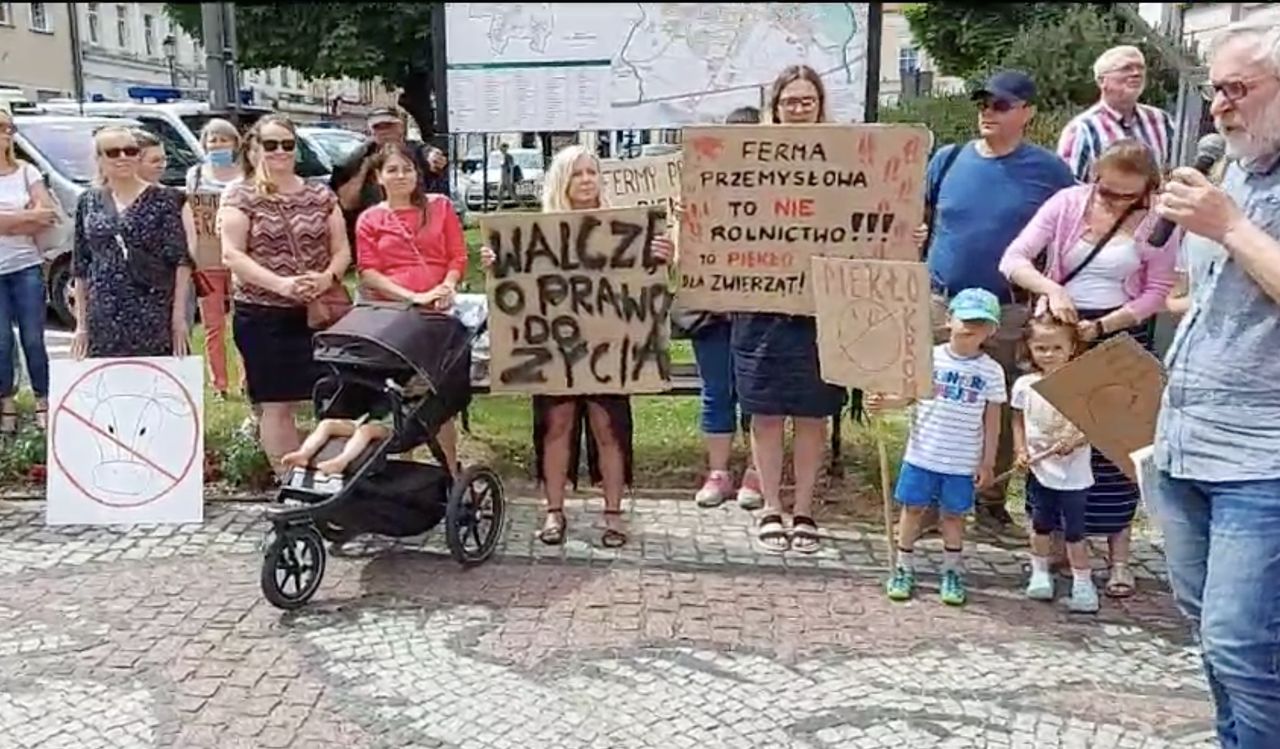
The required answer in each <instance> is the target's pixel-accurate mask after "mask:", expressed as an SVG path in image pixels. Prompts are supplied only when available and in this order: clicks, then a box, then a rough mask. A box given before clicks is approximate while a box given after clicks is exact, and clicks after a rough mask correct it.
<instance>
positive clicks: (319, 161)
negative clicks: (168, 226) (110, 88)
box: [37, 101, 330, 186]
mask: <svg viewBox="0 0 1280 749" xmlns="http://www.w3.org/2000/svg"><path fill="white" fill-rule="evenodd" d="M81 107H83V108H84V114H85V115H92V116H105V117H129V118H131V119H134V120H137V121H138V122H140V123H141V124H142V126H143V127H145V128H146V129H147V130H149V131H151V132H152V133H154V134H155V135H156V137H158V138H160V140H161V141H162V142H164V143H165V151H166V152H167V153H168V154H169V166H168V168H167V169H165V173H164V176H163V177H162V178H161V181H162V182H164V184H166V185H173V186H181V185H183V184H185V180H186V174H187V170H188V169H190V168H191V166H192V165H193V164H198V163H200V160H201V159H203V158H204V149H203V148H201V147H200V129H201V128H203V127H204V126H205V123H207V122H208V121H209V120H211V119H213V118H215V117H224V118H227V119H231V118H232V113H231V112H220V111H216V110H213V109H211V108H210V106H209V104H208V103H206V102H200V101H180V102H169V103H166V104H148V103H142V102H136V101H101V102H86V103H84V104H78V103H75V102H70V103H63V102H58V103H44V104H39V105H37V108H38V109H39V110H40V111H43V112H47V113H50V114H64V115H73V114H77V113H79V111H80V108H81ZM271 113H272V110H270V109H263V108H261V107H243V108H241V109H240V110H239V112H238V113H237V114H238V116H239V118H240V126H241V127H242V128H244V129H248V128H249V127H251V126H252V125H253V123H255V122H257V121H258V120H259V119H260V118H261V117H263V116H265V115H268V114H271ZM179 144H181V145H179ZM171 146H172V147H171ZM329 172H330V167H329V161H328V159H327V158H325V157H324V156H323V155H322V154H321V153H318V152H317V150H316V148H315V147H314V146H313V145H311V143H310V142H309V141H308V140H307V139H306V138H303V139H301V142H300V143H299V145H298V176H300V177H302V178H304V179H307V180H309V181H317V182H320V181H323V182H326V183H327V182H328V181H329Z"/></svg>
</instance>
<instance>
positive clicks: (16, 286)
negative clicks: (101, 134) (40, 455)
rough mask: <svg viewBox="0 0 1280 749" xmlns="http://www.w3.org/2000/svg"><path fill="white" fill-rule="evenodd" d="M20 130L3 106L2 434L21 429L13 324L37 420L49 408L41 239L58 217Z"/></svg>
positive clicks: (0, 200) (0, 233)
mask: <svg viewBox="0 0 1280 749" xmlns="http://www.w3.org/2000/svg"><path fill="white" fill-rule="evenodd" d="M15 133H17V128H16V127H15V125H14V122H13V117H11V116H10V115H9V112H8V111H7V110H4V109H0V436H5V435H11V434H13V433H14V432H15V431H17V428H18V408H17V404H16V403H15V401H14V394H15V392H16V390H17V384H16V382H15V368H14V353H15V352H14V346H13V343H14V341H13V328H14V326H15V325H16V326H17V328H18V337H19V338H20V340H21V343H22V353H23V356H24V357H25V358H26V361H27V374H28V375H29V376H30V378H31V389H32V390H34V391H35V396H36V420H37V422H38V424H39V425H40V427H41V428H44V425H45V418H46V414H47V412H48V405H49V404H48V396H49V353H48V350H47V349H46V348H45V343H44V319H45V310H46V299H45V287H44V275H43V271H42V264H43V260H44V259H43V257H41V252H40V247H39V245H37V244H36V237H37V236H39V235H40V233H41V232H43V231H45V230H46V229H48V228H50V227H52V226H53V225H54V224H56V223H57V221H58V214H57V212H56V211H55V210H54V208H53V199H52V198H51V197H50V196H49V191H48V189H46V188H45V185H44V178H43V177H42V176H41V175H40V171H39V170H38V169H36V168H35V167H34V166H32V165H30V164H28V163H26V162H25V161H19V160H18V159H17V156H16V155H15V153H14V146H13V143H14V135H15Z"/></svg>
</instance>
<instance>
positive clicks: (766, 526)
mask: <svg viewBox="0 0 1280 749" xmlns="http://www.w3.org/2000/svg"><path fill="white" fill-rule="evenodd" d="M756 540H758V541H759V542H760V545H761V546H763V547H764V549H765V551H767V552H769V553H770V554H781V553H783V552H785V551H786V550H787V549H789V548H791V540H790V539H789V538H787V529H786V528H784V527H783V526H782V516H781V515H778V514H772V515H765V516H764V517H762V518H760V525H759V526H757V527H756Z"/></svg>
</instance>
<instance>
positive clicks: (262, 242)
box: [218, 115, 351, 472]
mask: <svg viewBox="0 0 1280 749" xmlns="http://www.w3.org/2000/svg"><path fill="white" fill-rule="evenodd" d="M297 147H298V135H297V130H296V129H295V128H294V125H293V123H292V122H290V121H289V120H288V119H287V118H285V117H281V116H279V115H268V116H266V117H263V118H262V119H260V120H258V122H257V123H256V124H255V125H254V126H253V128H252V129H251V130H250V131H249V134H248V136H247V137H246V139H245V144H244V148H245V155H246V157H247V158H246V167H247V169H246V174H245V178H244V179H243V180H241V181H239V182H236V183H233V184H232V185H230V186H229V187H227V189H226V191H225V192H224V193H223V194H222V202H221V207H220V208H219V210H218V224H219V232H220V234H221V237H222V259H223V263H224V264H225V265H226V266H227V268H228V269H229V270H230V271H231V275H232V278H233V281H234V298H235V306H236V314H235V317H234V319H233V322H232V328H233V330H232V337H233V338H234V339H235V343H236V347H237V348H238V349H239V350H240V356H241V359H242V360H243V361H244V370H245V379H246V382H247V387H248V395H249V401H250V402H251V403H253V404H254V406H255V407H259V408H260V410H261V416H260V418H259V420H258V426H259V434H260V438H261V441H262V448H263V450H264V451H265V452H266V454H267V457H268V458H269V459H270V460H271V464H272V466H273V467H274V468H275V469H276V470H277V472H282V471H283V470H284V466H283V464H282V463H281V458H283V456H284V455H286V454H288V453H291V452H294V451H296V450H297V449H298V447H299V445H301V437H300V435H299V434H298V424H297V409H298V406H299V404H301V403H304V402H310V400H311V396H312V389H313V388H314V386H315V381H316V376H317V370H316V367H315V362H314V359H313V358H312V353H311V336H312V334H313V333H314V331H315V330H316V329H320V328H323V327H325V326H327V325H328V324H331V323H332V322H333V320H334V318H335V317H336V316H338V315H340V314H341V313H342V312H343V311H344V309H345V308H346V307H349V304H350V297H348V296H347V295H346V291H345V288H344V287H343V285H342V279H343V275H344V274H345V273H346V272H347V266H348V265H349V264H350V262H351V250H350V248H349V247H348V245H347V232H346V227H345V225H344V223H343V218H342V211H341V209H340V208H339V207H338V202H337V197H336V196H335V195H334V194H333V192H331V191H330V190H329V188H328V187H326V186H324V185H318V184H312V183H308V182H305V181H303V179H302V178H301V177H299V176H298V175H297V172H296V170H295V156H294V154H295V152H296V150H297Z"/></svg>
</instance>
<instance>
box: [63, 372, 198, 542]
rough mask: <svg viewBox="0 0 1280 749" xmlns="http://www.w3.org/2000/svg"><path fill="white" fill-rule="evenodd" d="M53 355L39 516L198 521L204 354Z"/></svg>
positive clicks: (70, 520) (67, 521)
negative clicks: (81, 357)
mask: <svg viewBox="0 0 1280 749" xmlns="http://www.w3.org/2000/svg"><path fill="white" fill-rule="evenodd" d="M50 364H51V371H50V373H49V374H50V393H49V407H50V410H49V436H48V439H49V442H48V453H49V454H48V468H49V473H48V476H49V481H48V491H47V495H48V501H47V503H46V515H45V521H46V522H47V523H48V524H49V525H81V524H83V525H94V524H117V523H121V524H123V523H199V522H202V521H203V519H204V397H203V394H204V365H203V362H202V361H201V359H200V358H199V357H195V356H190V357H185V358H181V359H176V358H159V357H157V358H138V359H86V360H84V361H71V360H65V359H64V360H58V361H54V362H51V363H50Z"/></svg>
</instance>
